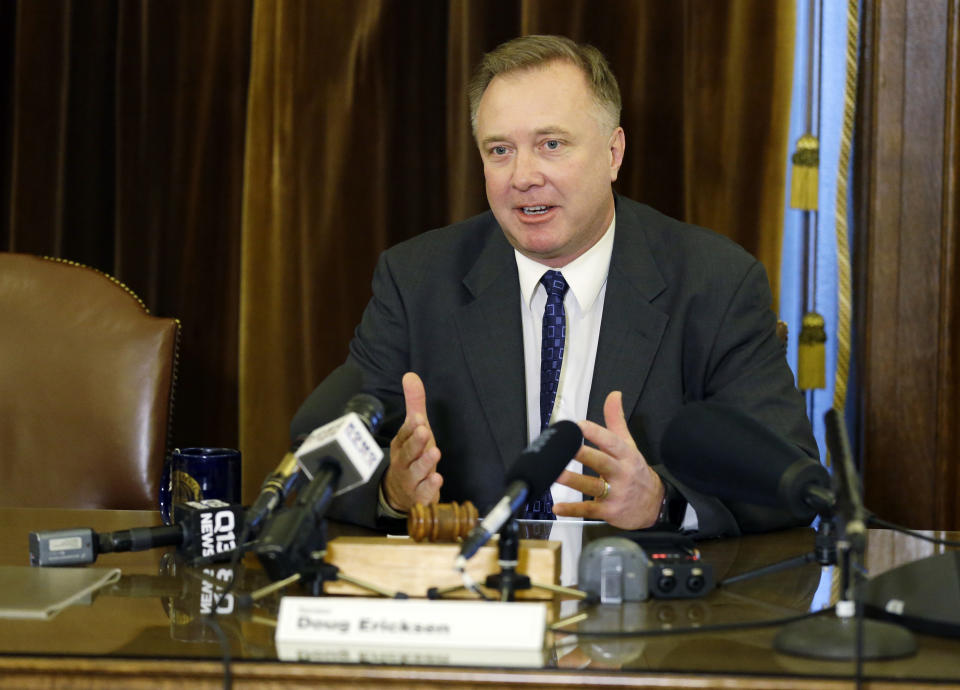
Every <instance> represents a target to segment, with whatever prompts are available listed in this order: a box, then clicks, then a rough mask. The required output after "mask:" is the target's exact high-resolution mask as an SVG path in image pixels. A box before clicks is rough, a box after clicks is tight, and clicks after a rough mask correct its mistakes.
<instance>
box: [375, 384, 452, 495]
mask: <svg viewBox="0 0 960 690" xmlns="http://www.w3.org/2000/svg"><path fill="white" fill-rule="evenodd" d="M403 398H404V402H405V404H406V407H407V416H406V418H405V419H404V421H403V426H401V427H400V430H399V431H398V432H397V435H396V436H394V437H393V440H392V441H391V442H390V467H388V468H387V471H386V473H385V474H384V477H383V495H384V498H386V499H387V503H388V504H389V505H390V507H391V508H393V509H394V510H397V511H400V512H402V513H406V512H409V510H410V508H411V507H413V505H414V504H415V503H424V504H430V503H435V502H437V501H439V500H440V487H441V486H443V477H441V476H440V474H439V473H438V472H437V463H438V462H439V461H440V449H439V448H437V442H436V440H435V439H434V437H433V431H432V430H431V429H430V422H429V421H428V420H427V395H426V392H425V391H424V389H423V381H421V380H420V377H419V376H417V375H416V374H415V373H413V372H412V371H411V372H407V373H406V374H404V376H403Z"/></svg>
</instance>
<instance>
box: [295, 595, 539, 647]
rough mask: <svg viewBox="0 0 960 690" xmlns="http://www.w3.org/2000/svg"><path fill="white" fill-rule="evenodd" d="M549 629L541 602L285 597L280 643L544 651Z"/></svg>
mask: <svg viewBox="0 0 960 690" xmlns="http://www.w3.org/2000/svg"><path fill="white" fill-rule="evenodd" d="M546 624H547V608H546V604H544V603H538V602H530V603H527V602H509V603H508V602H493V601H431V600H423V599H367V598H357V597H350V598H342V599H341V598H337V597H283V598H282V599H281V600H280V613H279V616H278V617H277V632H276V643H277V647H278V648H279V647H280V646H281V645H283V646H284V647H290V646H291V645H292V646H296V645H298V644H309V643H312V644H316V643H328V644H339V645H359V646H362V647H365V648H370V647H379V646H383V647H390V648H401V649H409V648H418V649H454V648H472V649H527V650H539V649H542V648H543V639H544V633H545V631H546Z"/></svg>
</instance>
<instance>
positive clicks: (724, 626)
mask: <svg viewBox="0 0 960 690" xmlns="http://www.w3.org/2000/svg"><path fill="white" fill-rule="evenodd" d="M832 608H833V607H831V608H827V609H821V610H820V611H807V612H806V613H800V614H797V615H795V616H784V617H783V618H771V619H769V620H764V621H745V622H743V623H718V624H716V625H701V626H698V627H689V628H668V629H660V630H634V631H627V630H598V631H584V630H562V629H555V630H551V632H553V633H560V634H563V635H576V636H578V637H612V638H629V637H664V636H667V635H685V634H688V633H705V632H706V633H713V632H729V631H734V630H753V629H754V628H769V627H772V626H775V625H787V624H788V623H793V622H795V621H802V620H806V619H807V618H813V617H814V616H820V615H825V613H826V612H827V611H830V610H831V609H832Z"/></svg>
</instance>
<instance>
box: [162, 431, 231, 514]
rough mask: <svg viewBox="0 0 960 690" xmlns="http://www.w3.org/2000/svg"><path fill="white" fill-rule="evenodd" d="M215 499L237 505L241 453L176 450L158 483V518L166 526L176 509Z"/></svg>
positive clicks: (212, 450)
mask: <svg viewBox="0 0 960 690" xmlns="http://www.w3.org/2000/svg"><path fill="white" fill-rule="evenodd" d="M210 498H218V499H220V500H221V501H224V502H225V503H240V451H239V450H234V449H233V448H177V449H175V450H174V451H173V453H171V454H170V457H169V458H168V459H167V462H166V464H165V465H164V468H163V478H162V479H161V480H160V517H161V518H162V519H163V522H164V524H166V525H169V524H170V523H171V522H172V521H173V518H174V516H175V512H176V511H175V507H176V506H178V505H182V504H183V503H186V502H187V501H204V500H207V499H210Z"/></svg>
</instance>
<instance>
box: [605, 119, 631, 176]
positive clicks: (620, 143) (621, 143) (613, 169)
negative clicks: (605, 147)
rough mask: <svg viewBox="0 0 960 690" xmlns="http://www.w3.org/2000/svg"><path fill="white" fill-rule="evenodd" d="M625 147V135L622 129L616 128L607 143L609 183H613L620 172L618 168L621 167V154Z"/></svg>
mask: <svg viewBox="0 0 960 690" xmlns="http://www.w3.org/2000/svg"><path fill="white" fill-rule="evenodd" d="M626 147H627V140H626V135H625V134H624V132H623V127H617V128H616V129H615V130H613V133H612V134H611V135H610V142H609V150H610V181H611V182H614V181H616V179H617V174H618V173H619V172H620V166H621V165H623V152H624V150H625V149H626Z"/></svg>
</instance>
